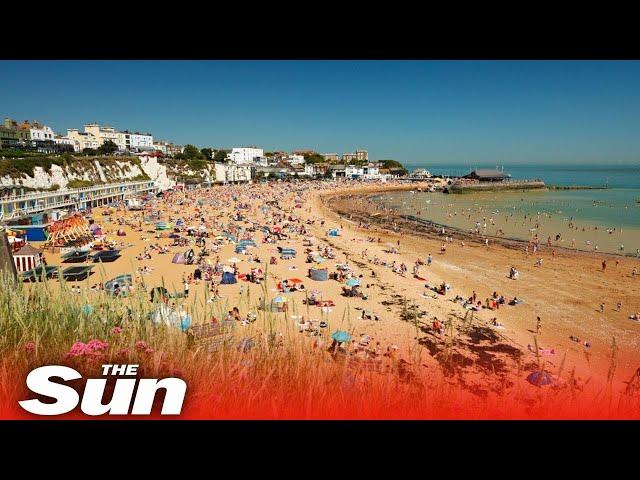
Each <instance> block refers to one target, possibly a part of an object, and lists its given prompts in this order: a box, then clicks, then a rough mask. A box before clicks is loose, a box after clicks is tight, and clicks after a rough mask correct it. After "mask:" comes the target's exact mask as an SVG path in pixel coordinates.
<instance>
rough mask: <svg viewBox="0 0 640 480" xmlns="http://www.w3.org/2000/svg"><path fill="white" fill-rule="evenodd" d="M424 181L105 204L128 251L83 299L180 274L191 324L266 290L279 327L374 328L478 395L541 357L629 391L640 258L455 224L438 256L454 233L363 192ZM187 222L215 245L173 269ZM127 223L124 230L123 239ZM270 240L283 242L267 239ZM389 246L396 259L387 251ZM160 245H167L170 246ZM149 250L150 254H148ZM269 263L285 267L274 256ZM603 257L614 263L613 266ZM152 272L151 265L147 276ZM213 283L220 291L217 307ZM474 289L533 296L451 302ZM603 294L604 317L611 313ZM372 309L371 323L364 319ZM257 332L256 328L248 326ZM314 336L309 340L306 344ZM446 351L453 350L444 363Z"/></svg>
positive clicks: (105, 220)
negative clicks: (528, 246)
mask: <svg viewBox="0 0 640 480" xmlns="http://www.w3.org/2000/svg"><path fill="white" fill-rule="evenodd" d="M416 188H420V185H418V184H413V185H410V186H407V185H398V184H395V185H394V184H390V185H386V186H385V185H381V184H376V185H363V184H357V183H347V182H339V183H334V182H298V183H292V184H287V183H271V184H266V185H264V184H262V185H261V184H254V185H236V186H223V187H214V188H211V189H209V190H205V189H196V190H192V191H188V192H186V193H181V192H176V193H173V194H172V195H171V196H169V197H167V198H166V199H164V200H163V199H155V200H153V201H152V202H150V204H149V207H148V209H147V210H145V211H127V210H126V209H125V208H124V207H123V206H119V207H114V208H110V209H107V208H96V209H94V210H93V211H92V212H91V216H92V218H93V219H94V221H95V223H97V224H99V225H100V226H101V227H102V229H103V232H104V233H105V234H106V235H107V237H108V239H109V240H112V241H114V242H116V247H117V248H120V249H122V250H121V253H122V256H121V257H120V258H119V259H118V260H117V261H115V262H113V263H105V264H102V265H97V266H96V268H94V272H95V273H94V274H93V275H91V276H90V277H89V278H88V279H87V280H85V281H82V282H78V285H79V286H80V293H75V294H76V295H80V296H91V295H92V294H93V292H92V290H91V287H92V286H95V285H96V284H98V283H100V282H102V283H104V282H106V281H107V280H109V279H111V278H114V277H116V276H117V275H121V274H125V273H130V274H133V275H134V277H135V278H136V288H137V289H141V288H144V289H145V290H146V291H147V292H148V291H150V289H151V288H152V287H156V286H160V285H164V286H166V287H167V288H168V289H169V290H170V291H176V292H183V281H184V280H187V282H188V283H189V295H188V298H186V299H176V300H175V302H176V304H177V305H178V307H179V306H183V307H184V308H185V309H186V310H187V311H188V312H190V314H191V317H192V322H193V323H194V324H197V323H204V322H207V321H209V319H210V317H211V316H212V315H214V316H218V317H220V316H221V315H225V314H226V312H228V311H230V310H231V309H232V308H233V307H238V309H239V312H240V316H241V317H242V318H245V317H246V316H247V315H248V314H249V313H252V312H254V311H255V305H256V303H257V302H259V300H261V299H263V298H264V297H265V295H266V296H267V301H268V302H270V301H271V300H273V299H274V298H275V297H277V296H278V295H284V296H285V297H287V299H288V307H287V308H288V311H287V312H286V313H285V314H284V315H282V317H280V318H282V320H281V321H282V322H289V323H290V324H295V325H296V326H299V324H300V323H302V322H307V321H311V322H312V323H311V327H312V328H316V327H317V325H318V324H319V323H320V322H326V324H327V326H326V327H325V328H326V331H334V330H336V329H341V330H346V331H348V332H349V333H350V334H351V337H352V339H353V342H356V341H358V340H359V339H361V338H363V336H365V335H366V336H368V340H369V345H370V346H372V347H373V346H374V345H375V348H376V349H377V350H378V351H379V352H385V351H389V350H390V349H392V350H395V349H397V350H398V351H399V355H400V356H401V358H404V359H406V360H407V361H408V362H410V363H411V364H413V365H419V366H421V367H422V368H427V369H430V370H431V371H432V372H434V374H436V375H439V376H441V377H442V378H445V379H447V381H451V382H457V383H459V384H461V385H463V386H464V387H465V388H468V389H469V390H470V391H473V392H478V393H482V392H486V391H499V390H500V389H502V388H505V385H507V386H508V385H511V384H513V383H515V382H524V378H525V377H526V371H527V370H530V369H531V366H532V365H535V363H536V362H539V361H540V360H542V361H543V362H544V365H545V369H547V370H549V371H551V372H552V373H554V374H561V375H562V376H564V377H568V376H569V375H572V378H573V376H575V377H579V379H578V380H577V381H578V382H582V383H583V384H584V383H587V382H588V383H592V384H604V382H605V381H606V378H607V375H608V374H609V372H610V371H612V372H613V373H612V375H613V383H612V385H613V386H614V388H615V389H616V390H618V391H620V390H623V389H624V387H625V385H626V383H625V382H627V381H629V379H630V378H631V377H632V375H633V374H634V372H635V371H636V369H637V368H638V367H640V354H639V353H638V347H639V344H640V341H639V338H640V322H636V321H633V320H630V319H629V318H628V317H629V315H631V314H632V313H635V312H638V311H640V277H638V276H635V277H633V276H632V274H631V272H632V270H633V268H636V269H638V270H639V271H640V261H638V260H637V259H633V258H618V257H615V256H610V255H604V254H598V253H580V252H571V251H568V250H564V249H559V250H558V252H557V253H556V255H555V256H552V254H551V251H548V250H547V249H544V248H543V249H542V250H541V251H540V252H539V254H537V255H536V256H533V255H527V254H526V253H525V251H524V250H523V249H519V248H515V247H514V246H510V247H507V246H502V245H499V244H497V243H493V242H490V244H489V245H488V246H486V245H484V244H483V243H481V242H478V241H472V240H469V239H468V238H467V239H465V238H463V237H459V236H458V235H456V234H455V233H449V232H447V234H446V235H445V236H446V237H449V236H451V238H452V239H451V241H449V242H444V243H445V245H446V252H445V253H441V246H442V244H443V240H444V237H445V236H443V237H442V238H438V236H437V235H436V234H433V233H432V234H420V233H418V232H416V231H415V228H413V229H412V227H411V224H410V223H408V224H406V225H404V226H401V225H400V223H401V222H400V221H399V220H398V222H397V223H398V231H397V232H393V231H390V230H388V229H384V228H382V227H381V226H377V225H376V222H377V221H379V220H380V216H371V213H372V212H371V210H370V206H369V205H368V203H367V201H366V200H365V199H364V198H365V197H364V196H362V194H369V193H373V192H380V191H384V190H404V189H416ZM345 195H350V198H348V199H345V198H344V196H345ZM153 212H155V215H151V214H152V213H153ZM337 212H340V213H337ZM238 215H240V217H238ZM349 217H351V218H349ZM160 220H162V221H166V222H169V223H171V224H172V227H175V226H176V223H177V222H178V220H182V222H179V223H180V224H181V225H182V227H180V228H179V229H178V230H180V232H179V235H180V236H181V237H182V238H184V239H186V240H185V241H186V242H187V245H186V246H172V244H173V243H174V239H172V238H166V237H168V234H169V233H172V232H173V228H171V229H169V230H166V231H165V232H159V231H156V230H155V229H154V224H155V223H156V222H157V221H160ZM251 222H255V223H251ZM363 223H364V225H363ZM257 224H259V225H261V226H269V227H271V228H273V227H280V228H282V232H283V233H284V234H285V236H283V237H282V238H280V239H277V240H275V239H274V236H273V235H268V234H266V233H265V232H263V231H261V230H259V229H253V230H252V229H251V227H252V226H255V225H257ZM188 226H193V227H194V230H196V231H197V230H198V229H199V228H200V226H202V228H206V229H207V231H208V232H209V237H207V238H206V239H205V244H206V248H207V249H208V250H209V251H210V252H209V255H208V256H207V257H204V259H203V264H202V265H201V266H200V267H199V266H198V265H197V264H195V263H194V264H193V265H185V264H175V263H172V258H173V257H174V255H175V254H176V253H180V252H185V251H186V250H189V249H191V248H193V249H194V252H195V253H196V254H197V253H198V251H199V250H200V248H198V247H196V246H195V245H194V243H195V237H194V236H188V235H186V227H188ZM333 228H339V229H340V235H339V236H328V235H327V232H328V231H329V229H333ZM118 229H120V230H122V231H123V232H124V233H125V235H124V236H117V235H116V232H117V230H118ZM225 231H226V232H229V231H233V232H235V233H236V234H238V233H239V234H241V235H242V236H244V237H245V238H251V239H253V240H254V241H255V243H256V248H252V249H249V250H247V252H246V254H242V253H236V252H235V244H234V243H233V242H231V241H229V240H227V239H225V240H218V241H217V242H216V241H215V237H216V236H218V235H220V234H221V233H222V232H225ZM161 233H166V235H159V234H161ZM267 239H270V241H273V243H266V242H265V240H267ZM378 239H379V240H378ZM370 240H374V241H370ZM463 241H464V246H463V245H462V242H463ZM216 243H218V244H219V245H216ZM278 247H285V248H286V247H288V248H293V249H295V250H296V251H297V255H296V257H295V258H293V259H281V256H280V254H279V251H278ZM392 248H397V250H398V253H390V250H392ZM162 249H164V250H165V253H160V251H161V250H162ZM306 250H309V251H310V252H311V253H312V255H318V254H321V255H325V256H330V255H333V256H334V258H327V259H326V260H325V261H324V262H323V263H321V264H319V266H326V267H328V270H329V272H330V273H333V272H337V271H338V269H337V267H336V265H338V264H347V265H348V267H349V270H350V271H351V275H349V276H348V278H356V279H358V282H359V283H360V284H361V286H360V291H361V292H362V293H364V294H365V296H366V299H363V298H361V297H345V296H343V295H342V292H343V287H344V286H345V283H344V282H339V281H335V280H332V279H329V280H328V281H314V280H311V279H310V278H309V277H308V274H307V272H308V269H309V268H310V267H312V266H314V265H315V264H314V263H306V262H305V259H306V257H307V254H306ZM145 254H147V255H148V256H150V258H148V257H147V258H144V256H145ZM429 254H431V256H432V264H431V265H430V266H428V265H421V266H419V267H418V276H419V277H421V278H424V280H419V279H416V278H414V275H413V273H412V271H413V270H412V269H413V266H414V264H415V262H416V260H417V259H418V258H420V259H422V260H423V261H425V260H426V259H427V257H428V255H429ZM234 257H235V258H237V259H238V262H235V261H234ZM271 257H275V258H276V259H277V264H270V262H269V260H270V258H271ZM538 257H542V258H543V263H542V265H541V266H536V261H537V259H538ZM603 259H606V260H607V267H606V270H605V271H603V270H602V266H601V265H602V261H603ZM616 259H617V260H618V261H619V263H618V265H616ZM46 260H47V263H48V264H49V265H61V263H60V261H61V259H60V256H59V254H58V253H52V252H47V253H46ZM230 260H231V261H230ZM251 260H253V261H251ZM256 260H257V261H256ZM393 262H395V266H396V270H398V271H400V266H401V265H402V264H404V265H405V266H406V270H407V271H406V273H404V275H402V274H400V273H396V272H395V271H394V269H393V267H392V266H391V265H392V264H393ZM385 263H386V264H387V265H386V266H385V265H384V264H385ZM234 264H235V265H236V266H237V270H238V273H239V274H240V275H239V276H238V278H239V281H238V283H235V284H231V285H219V286H217V287H216V286H215V284H216V283H217V282H216V281H215V279H214V282H213V283H214V287H210V286H207V284H208V282H207V281H206V280H204V279H203V280H196V279H193V278H192V277H193V274H194V272H195V270H196V268H199V269H201V270H202V269H203V267H206V266H209V267H215V266H216V265H218V266H219V267H220V268H222V266H223V265H225V266H226V267H227V268H228V269H229V268H231V267H232V266H233V265H234ZM63 265H64V264H63ZM512 266H515V267H516V268H517V269H518V271H519V273H520V275H519V278H518V279H517V280H512V279H510V278H508V273H509V269H510V267H512ZM145 268H146V270H147V271H146V272H143V271H140V269H145ZM251 268H261V269H262V270H263V271H267V272H268V275H267V281H266V285H265V284H264V283H262V284H256V283H253V282H248V281H245V279H244V278H241V277H242V276H243V275H246V274H248V273H250V270H251ZM374 274H375V276H374ZM292 278H296V279H300V280H301V281H302V283H303V285H304V287H305V288H304V290H303V291H298V292H294V293H292V292H288V293H284V294H283V293H282V292H281V290H279V288H278V286H279V283H280V282H281V281H282V280H284V279H292ZM218 280H219V278H218ZM443 282H444V283H446V284H448V285H449V287H450V288H449V289H447V291H446V293H445V294H444V295H440V294H437V293H436V292H434V291H432V290H429V289H428V288H426V287H425V285H426V284H428V285H429V286H437V285H440V284H442V283H443ZM52 288H53V289H54V292H55V291H56V290H57V289H58V290H59V289H60V283H58V282H53V283H52ZM216 288H217V291H218V296H219V298H218V299H217V300H215V301H211V300H210V298H211V297H212V296H214V293H215V292H214V290H215V289H216ZM312 291H316V292H317V293H316V296H317V297H318V298H320V299H321V300H323V301H325V300H330V301H332V306H328V307H323V308H321V307H317V306H307V305H305V304H304V300H305V299H306V298H307V296H308V295H309V293H310V292H312ZM474 292H475V294H476V300H477V301H480V302H481V304H482V306H483V307H484V306H486V305H487V303H486V299H487V298H488V297H490V296H491V295H492V294H493V292H497V294H498V295H502V296H504V298H505V299H506V300H507V301H508V300H510V299H512V298H514V297H517V298H519V299H522V300H523V303H521V304H519V305H515V306H511V305H508V304H507V303H505V304H502V305H499V308H498V309H488V308H481V309H479V311H473V312H472V311H471V310H469V309H468V308H465V307H464V306H463V305H462V302H456V301H454V299H455V298H456V297H461V298H464V299H467V298H469V297H470V296H472V295H473V293H474ZM603 302H604V304H605V305H604V313H602V312H601V311H600V304H601V303H603ZM618 302H620V303H621V307H620V309H619V311H618V309H617V303H618ZM363 312H366V314H367V316H366V318H362V316H363ZM538 316H539V317H540V319H541V322H540V325H538V322H537V317H538ZM434 317H437V319H438V321H439V322H440V323H441V324H442V330H441V331H440V332H437V331H435V329H434ZM376 318H377V320H376ZM494 319H495V320H494ZM279 321H280V320H279ZM538 326H540V331H539V332H537V329H538ZM246 328H247V330H250V329H254V328H258V327H257V326H256V324H246ZM306 328H307V327H306V326H304V327H301V328H300V329H301V330H306ZM301 335H307V333H301ZM570 337H574V338H577V339H578V341H574V340H572V339H571V338H570ZM614 339H615V346H612V345H613V342H614ZM316 340H317V339H315V338H314V337H311V336H310V337H309V342H314V341H316ZM536 342H537V347H539V350H538V352H537V353H536ZM585 342H587V344H588V346H585ZM443 352H447V356H446V358H445V355H444V353H443ZM612 352H613V360H612ZM452 355H453V356H454V359H455V361H454V362H451V356H452ZM452 365H453V366H452ZM612 365H613V369H612Z"/></svg>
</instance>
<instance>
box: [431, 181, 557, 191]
mask: <svg viewBox="0 0 640 480" xmlns="http://www.w3.org/2000/svg"><path fill="white" fill-rule="evenodd" d="M544 188H547V186H546V185H545V183H544V182H543V181H542V180H510V181H504V182H454V183H453V184H451V185H448V186H447V187H445V189H444V190H443V191H444V193H466V192H493V191H501V190H539V189H544Z"/></svg>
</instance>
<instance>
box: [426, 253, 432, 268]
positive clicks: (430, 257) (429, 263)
mask: <svg viewBox="0 0 640 480" xmlns="http://www.w3.org/2000/svg"><path fill="white" fill-rule="evenodd" d="M432 262H433V257H432V256H431V254H429V256H428V257H427V266H429V267H430V266H431V263H432Z"/></svg>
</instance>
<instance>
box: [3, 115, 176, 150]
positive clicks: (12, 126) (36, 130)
mask: <svg viewBox="0 0 640 480" xmlns="http://www.w3.org/2000/svg"><path fill="white" fill-rule="evenodd" d="M107 141H111V142H113V143H114V144H115V145H116V147H117V150H118V151H120V152H131V153H141V152H154V151H158V152H161V153H162V154H163V155H169V156H173V155H176V154H178V153H182V151H183V147H182V146H180V145H174V144H173V143H170V142H166V141H163V140H160V141H155V140H154V138H153V135H152V134H151V133H141V132H132V131H129V130H123V131H119V130H117V129H115V128H113V127H110V126H108V125H100V124H98V123H95V122H94V123H87V124H85V125H83V129H82V130H80V129H78V128H69V129H68V130H67V133H66V134H65V135H61V134H56V133H54V131H53V129H52V128H51V127H50V126H48V125H43V124H41V123H40V122H38V121H32V122H29V121H28V120H25V121H24V122H22V123H18V122H16V121H15V120H12V119H10V118H8V117H5V118H4V121H3V123H2V126H0V147H1V148H5V149H17V150H32V151H37V152H40V153H65V152H75V153H81V152H83V151H85V150H87V149H89V150H97V149H98V148H99V147H101V146H102V145H104V144H105V142H107Z"/></svg>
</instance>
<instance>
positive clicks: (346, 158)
mask: <svg viewBox="0 0 640 480" xmlns="http://www.w3.org/2000/svg"><path fill="white" fill-rule="evenodd" d="M354 160H355V161H357V162H368V161H369V152H367V151H366V150H356V152H355V153H343V154H342V162H343V163H349V162H353V161H354Z"/></svg>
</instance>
